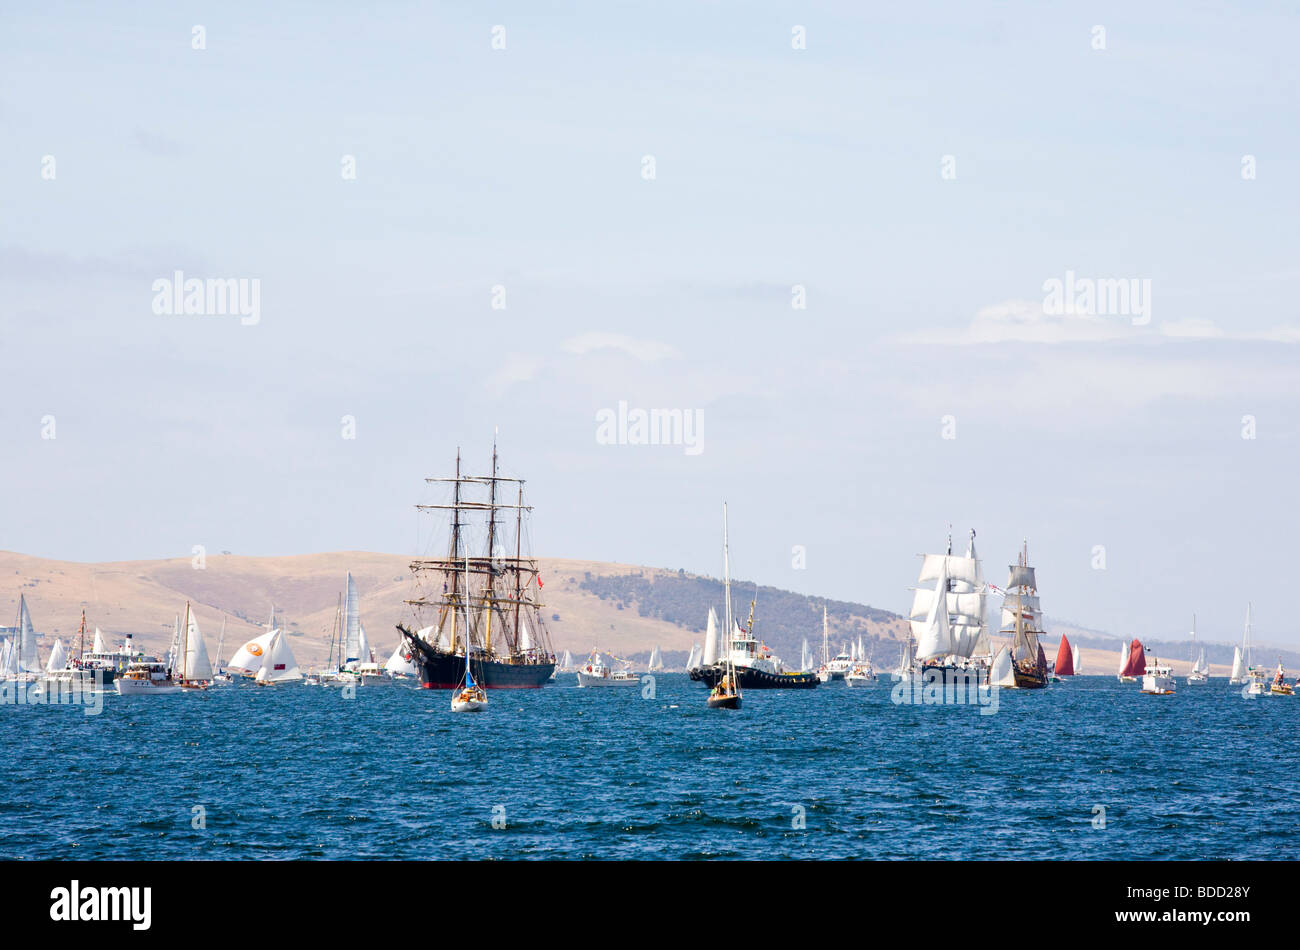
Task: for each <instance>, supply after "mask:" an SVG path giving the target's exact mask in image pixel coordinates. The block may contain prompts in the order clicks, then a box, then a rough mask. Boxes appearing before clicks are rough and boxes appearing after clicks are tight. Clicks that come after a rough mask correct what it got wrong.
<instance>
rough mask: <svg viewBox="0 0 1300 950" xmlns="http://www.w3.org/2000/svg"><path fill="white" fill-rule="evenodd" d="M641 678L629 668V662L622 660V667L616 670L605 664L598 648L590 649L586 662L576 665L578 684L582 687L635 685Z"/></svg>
mask: <svg viewBox="0 0 1300 950" xmlns="http://www.w3.org/2000/svg"><path fill="white" fill-rule="evenodd" d="M640 682H641V678H640V677H639V676H637V675H636V674H635V673H633V672H632V670H631V664H629V663H627V661H624V667H623V669H621V670H616V669H614V668H613V666H611V665H610V664H607V663H606V662H605V660H604V658H603V657H602V656H601V653H600V651H599V650H592V651H591V655H590V656H588V657H587V662H586V663H585V664H583V665H582V666H580V667H578V685H579V686H580V687H582V688H584V689H591V688H593V687H604V686H636V685H638V684H639V683H640Z"/></svg>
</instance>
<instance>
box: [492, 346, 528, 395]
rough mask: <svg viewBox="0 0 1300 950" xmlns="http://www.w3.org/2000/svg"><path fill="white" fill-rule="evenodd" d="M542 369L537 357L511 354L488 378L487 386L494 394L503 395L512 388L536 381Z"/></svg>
mask: <svg viewBox="0 0 1300 950" xmlns="http://www.w3.org/2000/svg"><path fill="white" fill-rule="evenodd" d="M541 368H542V361H541V359H539V358H538V357H536V356H528V355H526V354H523V353H510V354H508V355H507V356H506V357H505V359H503V360H502V361H501V365H500V366H499V367H497V369H496V370H495V371H494V372H493V373H491V374H490V375H489V376H488V378H487V380H486V384H487V387H488V389H489V390H491V391H492V392H493V393H495V394H497V395H501V394H502V393H504V392H505V391H506V390H507V389H509V388H510V387H511V386H514V385H516V384H518V383H527V382H531V381H532V380H534V379H536V378H537V373H538V371H539V370H540V369H541Z"/></svg>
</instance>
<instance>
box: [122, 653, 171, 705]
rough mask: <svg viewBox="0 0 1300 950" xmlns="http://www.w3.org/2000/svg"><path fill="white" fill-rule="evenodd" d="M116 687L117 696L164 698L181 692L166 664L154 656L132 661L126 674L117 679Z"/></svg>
mask: <svg viewBox="0 0 1300 950" xmlns="http://www.w3.org/2000/svg"><path fill="white" fill-rule="evenodd" d="M116 685H117V692H118V695H119V696H165V695H168V694H169V693H179V692H180V691H181V686H180V683H178V682H176V681H175V680H174V679H172V674H171V672H170V671H169V670H168V669H167V664H166V663H163V662H162V661H161V660H159V659H158V658H157V657H156V656H142V657H139V658H138V659H135V660H132V661H131V663H130V664H129V665H128V666H127V668H126V672H125V673H123V674H122V675H121V676H119V677H118V678H117V680H116Z"/></svg>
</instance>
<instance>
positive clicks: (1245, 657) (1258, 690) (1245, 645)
mask: <svg viewBox="0 0 1300 950" xmlns="http://www.w3.org/2000/svg"><path fill="white" fill-rule="evenodd" d="M1250 610H1251V605H1250V604H1246V631H1245V633H1243V634H1242V638H1241V660H1242V666H1243V671H1242V676H1241V682H1242V683H1244V684H1245V685H1246V689H1245V690H1244V693H1243V695H1245V696H1247V697H1254V696H1266V695H1268V692H1269V686H1268V683H1266V682H1265V680H1264V671H1263V670H1262V669H1260V668H1259V667H1257V666H1255V664H1254V662H1253V660H1254V658H1255V657H1254V652H1255V651H1254V646H1255V645H1254V641H1253V640H1252V639H1251V635H1250V634H1251V630H1250ZM1233 672H1234V673H1236V672H1237V664H1236V663H1235V662H1234V664H1233ZM1234 682H1235V681H1234Z"/></svg>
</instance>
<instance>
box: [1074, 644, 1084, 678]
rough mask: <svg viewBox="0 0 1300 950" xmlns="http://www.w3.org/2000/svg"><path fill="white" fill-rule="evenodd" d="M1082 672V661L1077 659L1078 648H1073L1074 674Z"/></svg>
mask: <svg viewBox="0 0 1300 950" xmlns="http://www.w3.org/2000/svg"><path fill="white" fill-rule="evenodd" d="M1082 672H1083V663H1082V662H1080V660H1079V648H1078V647H1075V648H1074V675H1075V676H1078V675H1079V674H1080V673H1082Z"/></svg>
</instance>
